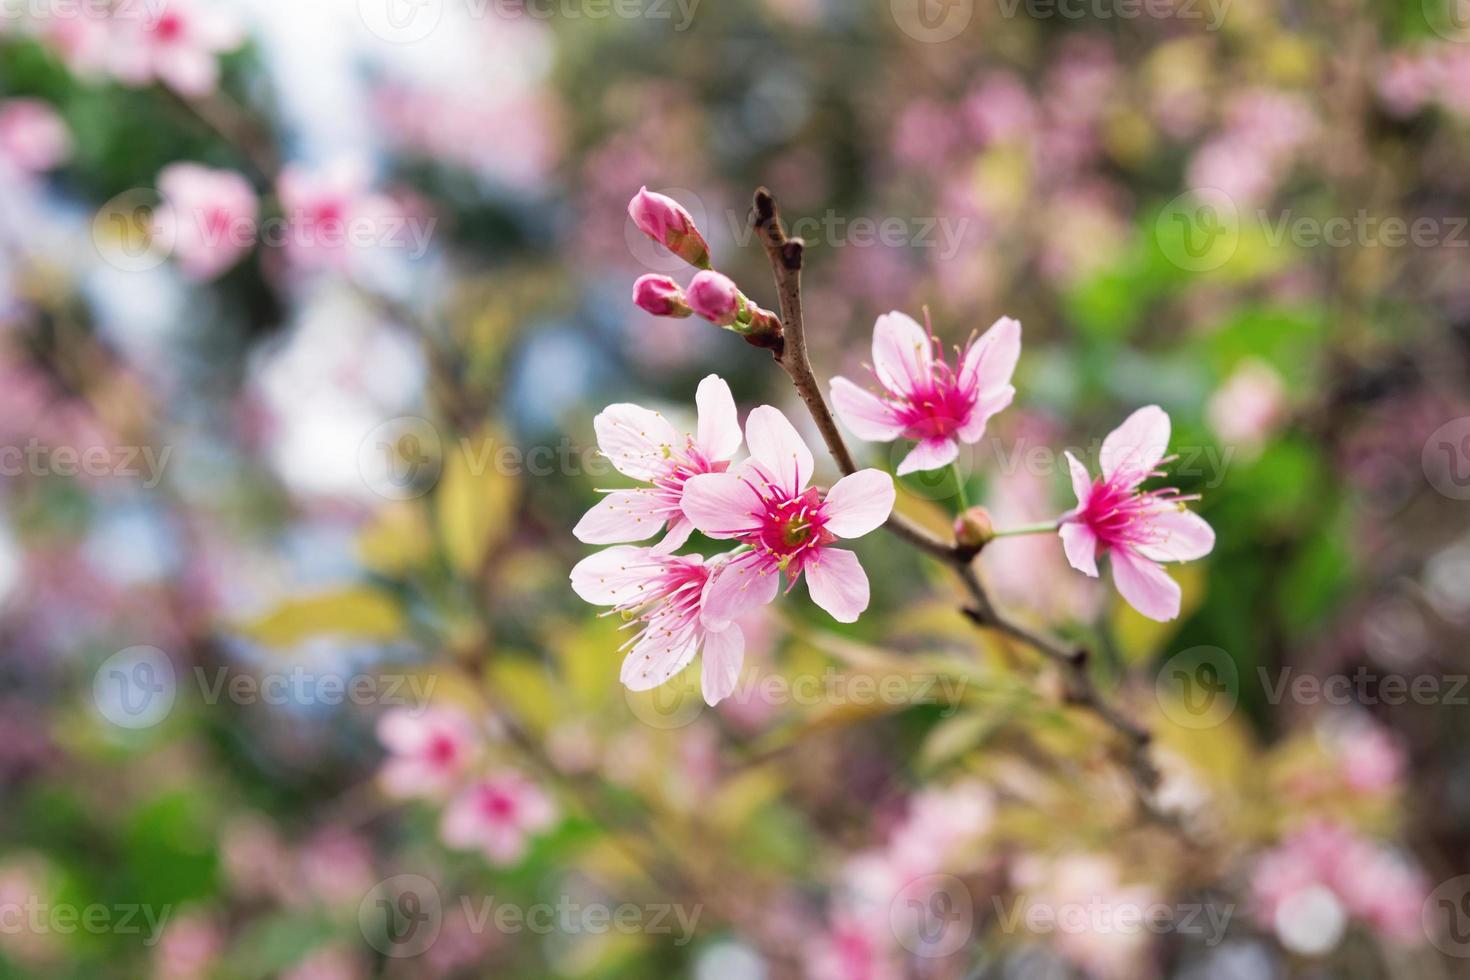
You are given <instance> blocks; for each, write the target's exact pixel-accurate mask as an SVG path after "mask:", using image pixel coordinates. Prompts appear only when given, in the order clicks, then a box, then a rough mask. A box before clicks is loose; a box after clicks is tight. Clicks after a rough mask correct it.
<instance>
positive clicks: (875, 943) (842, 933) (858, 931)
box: [803, 914, 904, 980]
mask: <svg viewBox="0 0 1470 980" xmlns="http://www.w3.org/2000/svg"><path fill="white" fill-rule="evenodd" d="M886 935H887V933H886V932H885V931H884V930H883V929H875V928H873V926H872V924H871V923H868V922H863V921H860V920H856V919H853V918H851V917H848V916H843V915H840V914H839V915H837V916H835V917H834V919H833V922H832V926H831V928H830V929H829V930H828V931H827V932H825V933H823V934H821V935H819V936H817V937H815V938H814V939H812V940H810V941H809V943H808V945H807V947H806V950H805V955H804V957H803V958H804V960H805V962H806V975H807V976H808V977H810V978H811V980H900V978H901V977H902V976H903V975H904V973H903V970H902V968H901V967H900V966H899V964H898V963H897V962H896V957H895V956H894V952H893V949H892V945H893V944H892V943H885V942H884V937H885V936H886Z"/></svg>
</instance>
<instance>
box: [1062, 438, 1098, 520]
mask: <svg viewBox="0 0 1470 980" xmlns="http://www.w3.org/2000/svg"><path fill="white" fill-rule="evenodd" d="M1062 455H1064V456H1066V457H1067V470H1068V472H1069V473H1071V475H1072V492H1073V493H1075V494H1076V495H1077V506H1079V507H1086V506H1087V499H1088V498H1089V497H1091V496H1092V477H1091V476H1090V475H1088V472H1087V467H1085V466H1083V465H1082V461H1081V460H1079V459H1078V458H1077V457H1076V456H1073V455H1072V452H1071V450H1068V451H1066V452H1065V453H1063V454H1062Z"/></svg>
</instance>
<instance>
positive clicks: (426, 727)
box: [378, 708, 479, 799]
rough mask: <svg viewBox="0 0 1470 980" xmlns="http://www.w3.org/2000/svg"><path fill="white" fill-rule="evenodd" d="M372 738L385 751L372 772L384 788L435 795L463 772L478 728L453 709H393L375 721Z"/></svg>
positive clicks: (407, 795)
mask: <svg viewBox="0 0 1470 980" xmlns="http://www.w3.org/2000/svg"><path fill="white" fill-rule="evenodd" d="M378 741H380V742H382V743H383V746H384V748H386V749H387V750H388V752H389V756H388V758H387V759H386V760H384V762H383V768H382V771H381V772H379V774H378V780H379V782H380V783H381V785H382V787H383V790H384V792H386V793H387V794H388V795H389V796H393V797H397V798H399V799H407V798H411V797H428V798H433V799H440V798H443V797H444V796H445V795H446V794H448V793H449V792H450V791H451V790H452V789H454V787H455V786H456V785H457V784H458V782H459V780H460V779H461V778H462V777H463V776H464V774H465V772H466V771H467V769H468V767H469V764H470V762H471V761H472V760H473V757H474V754H475V752H476V750H477V749H478V748H479V733H478V732H477V731H476V729H475V725H474V722H472V721H471V720H470V719H469V717H468V716H467V715H465V714H464V713H463V712H461V711H459V710H457V709H454V708H430V709H428V710H426V711H424V712H423V713H421V714H420V713H416V712H415V711H412V710H410V709H407V708H395V709H393V710H391V711H388V712H386V713H385V714H384V715H383V717H382V718H380V719H379V720H378Z"/></svg>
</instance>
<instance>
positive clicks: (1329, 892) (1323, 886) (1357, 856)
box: [1251, 821, 1429, 953]
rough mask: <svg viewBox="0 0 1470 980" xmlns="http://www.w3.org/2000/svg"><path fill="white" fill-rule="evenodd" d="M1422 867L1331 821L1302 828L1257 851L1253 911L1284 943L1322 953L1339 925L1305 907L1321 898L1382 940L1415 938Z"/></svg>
mask: <svg viewBox="0 0 1470 980" xmlns="http://www.w3.org/2000/svg"><path fill="white" fill-rule="evenodd" d="M1428 891H1429V889H1428V886H1427V884H1426V883H1425V880H1424V876H1423V874H1422V872H1421V871H1420V870H1419V869H1418V868H1416V867H1414V866H1413V865H1411V864H1410V863H1408V862H1407V861H1406V860H1404V859H1403V858H1401V857H1400V856H1398V855H1397V854H1395V853H1394V852H1392V851H1389V850H1386V849H1385V848H1383V847H1381V846H1380V845H1378V844H1376V843H1374V842H1373V841H1371V840H1369V839H1367V838H1364V837H1361V836H1359V835H1358V834H1356V833H1354V832H1353V831H1350V830H1348V829H1347V828H1345V827H1342V826H1339V825H1337V824H1331V823H1324V822H1321V821H1316V822H1312V823H1309V824H1307V825H1305V826H1303V827H1302V828H1301V829H1299V830H1297V831H1295V832H1294V833H1292V834H1291V835H1290V836H1288V837H1287V838H1286V839H1285V840H1283V841H1282V842H1281V844H1280V845H1279V846H1277V847H1276V848H1275V849H1273V850H1271V851H1268V852H1267V853H1266V854H1264V855H1263V856H1262V857H1261V858H1260V860H1259V861H1257V862H1256V865H1255V867H1254V869H1253V871H1252V875H1251V892H1252V897H1253V901H1252V907H1253V910H1254V913H1255V917H1256V918H1257V920H1258V921H1260V922H1261V923H1262V924H1263V925H1265V926H1268V927H1274V928H1275V930H1276V932H1277V936H1278V938H1279V939H1281V941H1282V943H1283V945H1286V946H1287V947H1288V948H1291V949H1294V950H1296V951H1298V952H1310V953H1321V952H1325V951H1327V950H1328V949H1331V948H1332V947H1333V946H1335V945H1336V944H1337V942H1338V940H1339V939H1340V938H1341V933H1342V926H1343V924H1342V923H1341V922H1340V921H1339V922H1332V921H1330V919H1331V916H1326V917H1322V916H1319V917H1318V919H1319V921H1317V922H1316V923H1315V925H1316V927H1317V928H1316V929H1315V930H1313V929H1309V928H1307V925H1308V923H1304V922H1303V921H1302V919H1303V917H1304V914H1305V910H1306V909H1309V908H1320V907H1321V906H1322V905H1323V904H1324V903H1325V902H1327V901H1328V900H1330V901H1332V902H1335V903H1336V904H1337V906H1338V907H1339V909H1340V913H1339V917H1340V916H1341V915H1342V914H1345V915H1349V916H1352V917H1353V918H1354V919H1356V920H1358V921H1359V922H1362V923H1364V924H1365V925H1367V926H1369V927H1370V928H1372V929H1374V930H1375V931H1376V932H1378V933H1379V934H1380V935H1382V936H1384V937H1385V938H1388V939H1392V940H1395V941H1397V942H1412V941H1419V940H1421V939H1422V937H1423V933H1422V931H1420V925H1419V915H1420V911H1421V909H1422V908H1423V904H1424V901H1425V898H1426V896H1427V894H1428Z"/></svg>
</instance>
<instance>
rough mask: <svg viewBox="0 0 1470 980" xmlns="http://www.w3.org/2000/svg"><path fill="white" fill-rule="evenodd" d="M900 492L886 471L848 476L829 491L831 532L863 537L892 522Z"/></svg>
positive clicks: (827, 513)
mask: <svg viewBox="0 0 1470 980" xmlns="http://www.w3.org/2000/svg"><path fill="white" fill-rule="evenodd" d="M896 493H897V491H895V490H894V487H893V477H891V476H889V475H888V474H887V473H884V472H883V471H882V470H858V471H857V472H856V473H853V474H852V475H851V476H844V477H843V478H842V479H840V480H838V481H837V482H836V483H835V484H834V485H833V486H832V489H831V490H828V491H827V500H826V506H825V507H824V508H823V511H824V513H825V514H826V517H827V530H829V531H831V532H832V533H833V534H835V535H837V536H838V537H839V538H860V537H862V536H863V535H864V534H867V533H868V532H869V531H872V530H874V529H875V528H877V527H879V526H880V525H881V524H882V523H883V522H884V521H886V520H888V515H889V514H891V513H893V501H894V498H895V496H896Z"/></svg>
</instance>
